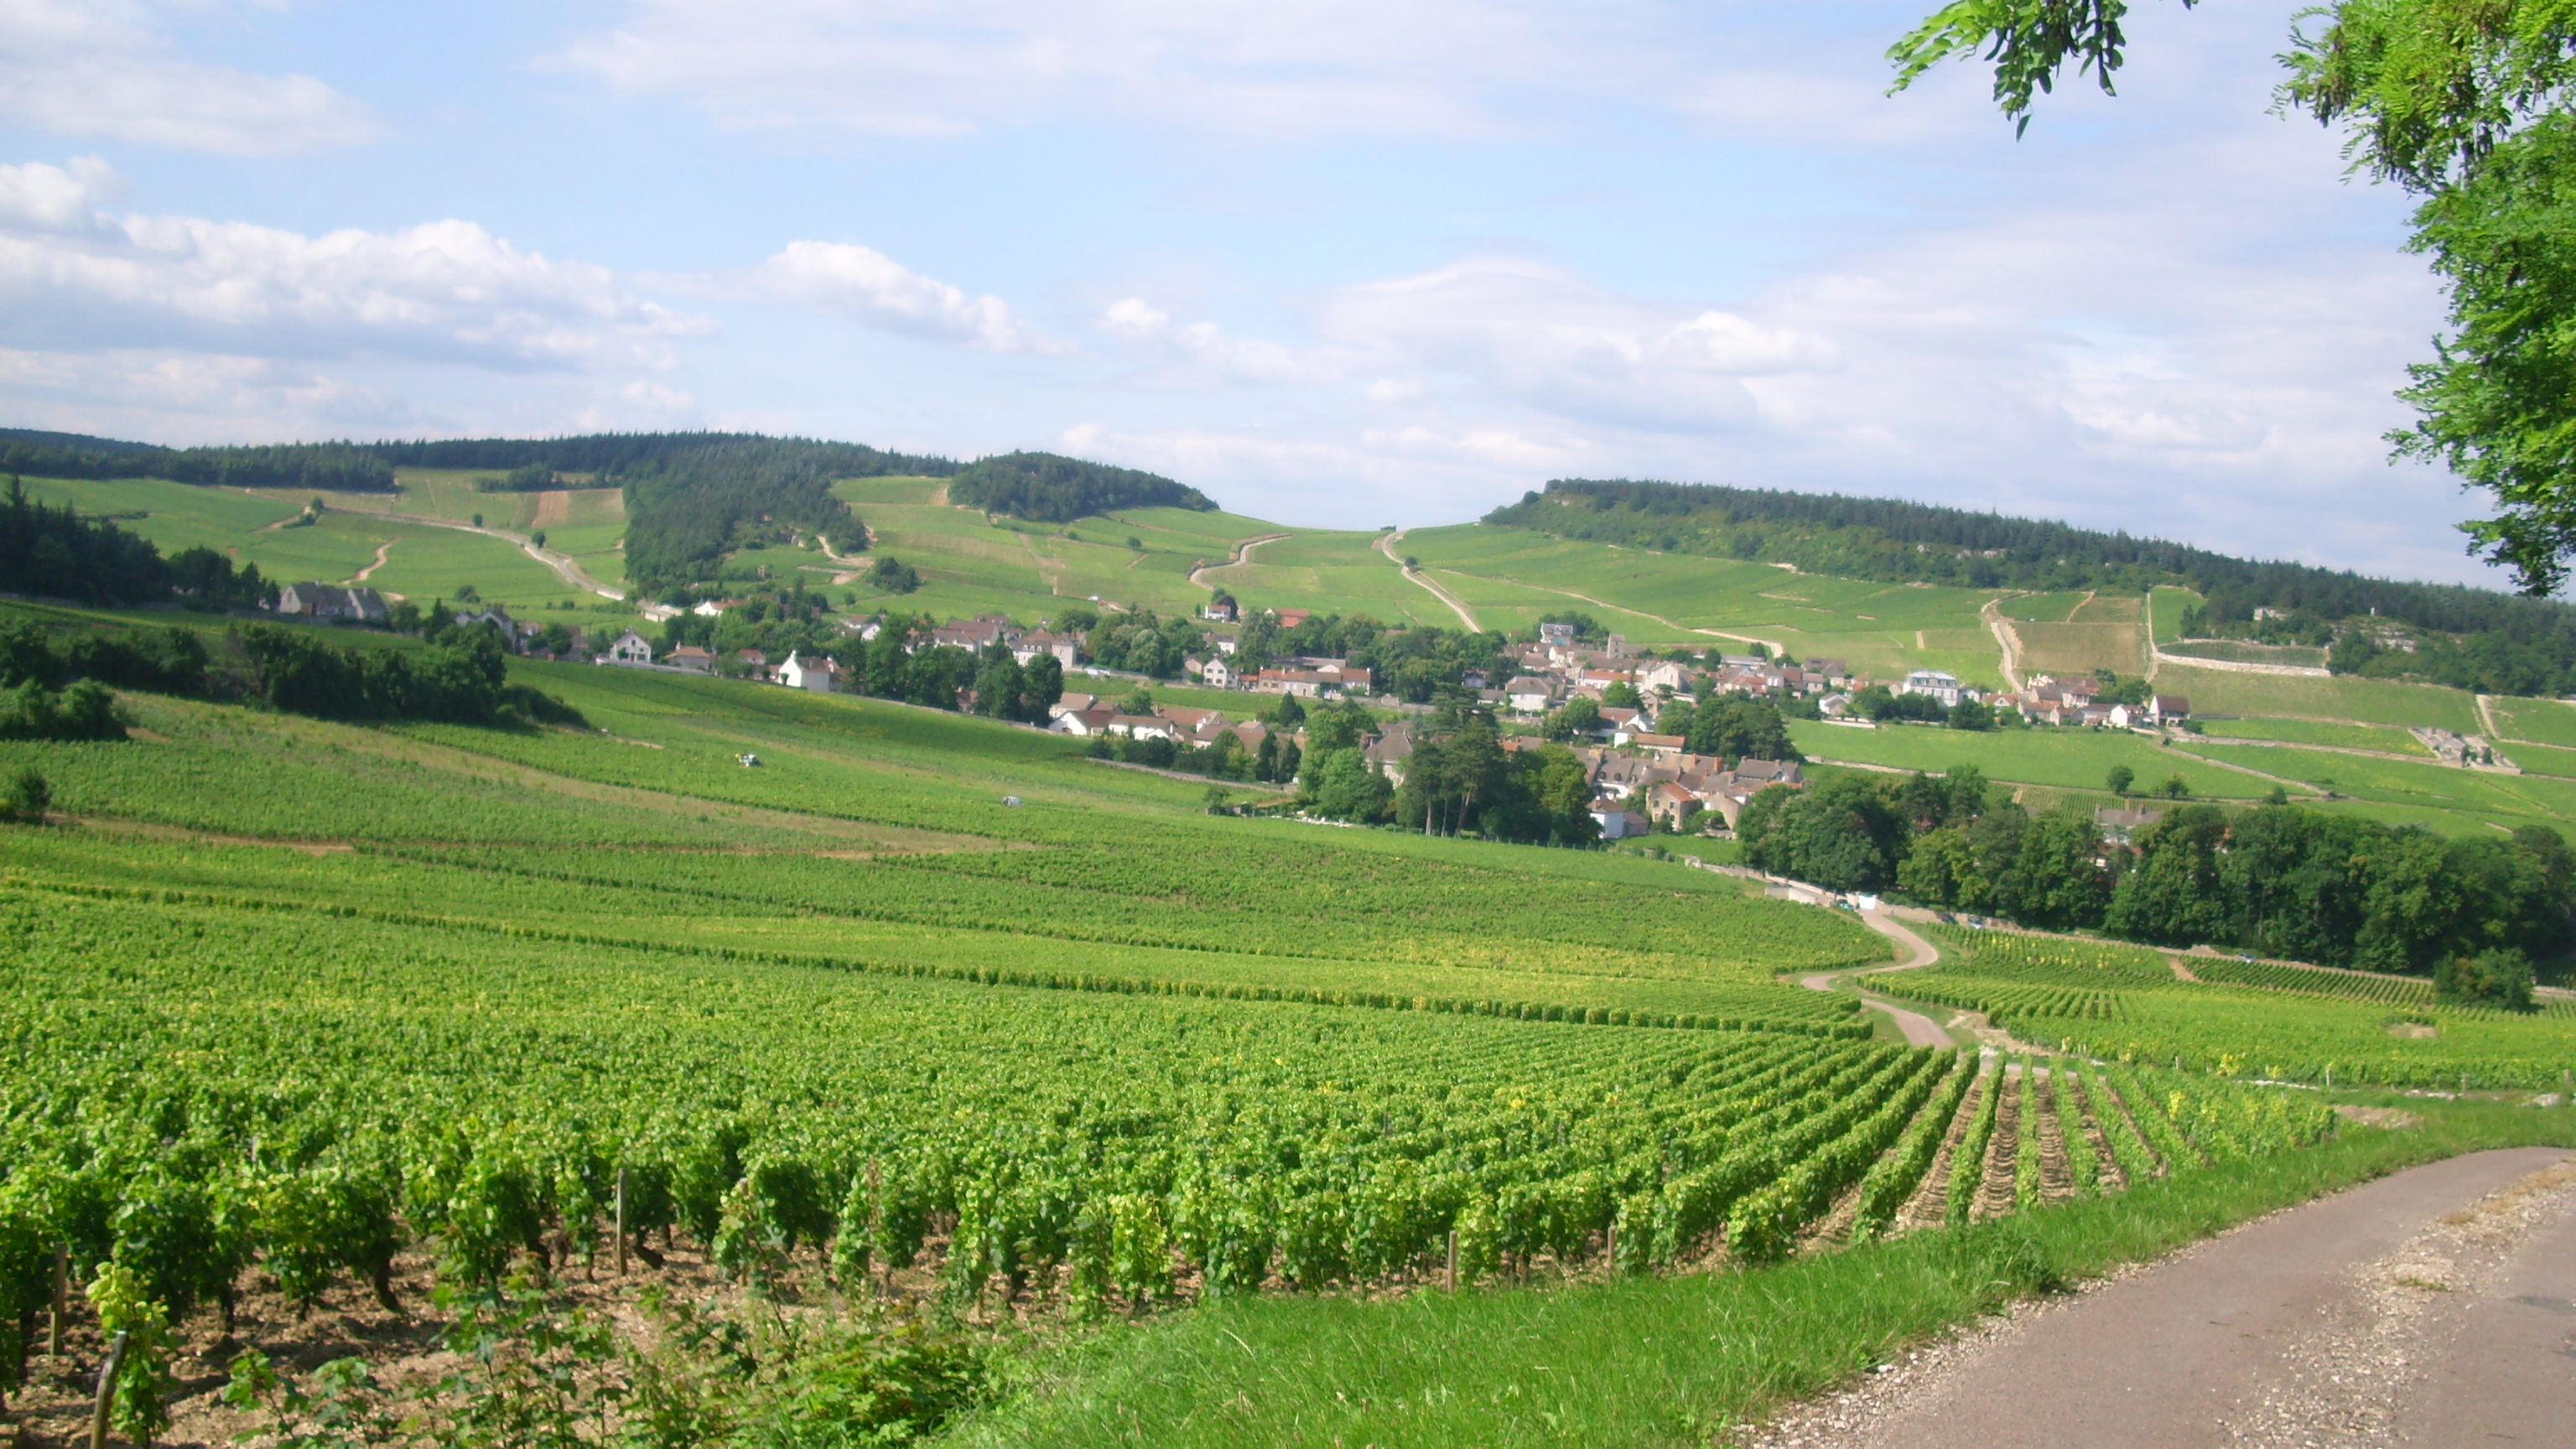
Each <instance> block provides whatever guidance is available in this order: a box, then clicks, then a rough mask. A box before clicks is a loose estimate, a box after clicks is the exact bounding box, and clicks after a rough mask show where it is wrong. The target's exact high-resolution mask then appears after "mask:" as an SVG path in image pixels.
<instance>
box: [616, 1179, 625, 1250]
mask: <svg viewBox="0 0 2576 1449" xmlns="http://www.w3.org/2000/svg"><path fill="white" fill-rule="evenodd" d="M617 1276H618V1277H620V1278H623V1277H625V1276H626V1169H625V1168H622V1167H621V1168H619V1169H617Z"/></svg>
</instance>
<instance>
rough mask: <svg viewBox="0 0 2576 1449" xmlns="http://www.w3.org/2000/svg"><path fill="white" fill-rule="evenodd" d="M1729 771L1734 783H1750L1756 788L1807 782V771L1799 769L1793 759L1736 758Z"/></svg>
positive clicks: (1799, 784) (1794, 785) (1796, 784)
mask: <svg viewBox="0 0 2576 1449" xmlns="http://www.w3.org/2000/svg"><path fill="white" fill-rule="evenodd" d="M1730 773H1732V774H1733V775H1734V777H1735V780H1736V783H1738V784H1740V785H1750V786H1752V787H1753V788H1754V789H1756V790H1761V789H1767V788H1769V787H1770V786H1773V785H1787V786H1790V787H1792V788H1795V787H1798V786H1803V785H1805V784H1806V783H1807V772H1806V771H1804V770H1801V769H1799V768H1798V765H1797V762H1796V761H1794V760H1754V759H1743V760H1738V761H1736V762H1735V768H1734V770H1733V771H1731V772H1730Z"/></svg>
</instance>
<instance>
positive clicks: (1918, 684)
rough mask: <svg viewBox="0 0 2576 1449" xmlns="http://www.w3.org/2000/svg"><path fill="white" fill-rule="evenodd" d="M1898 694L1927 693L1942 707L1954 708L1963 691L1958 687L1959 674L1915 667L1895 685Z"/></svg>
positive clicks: (1956, 706)
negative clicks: (1900, 682)
mask: <svg viewBox="0 0 2576 1449" xmlns="http://www.w3.org/2000/svg"><path fill="white" fill-rule="evenodd" d="M1895 692H1896V693H1898V694H1923V695H1929V696H1931V697H1932V698H1933V699H1935V700H1937V701H1939V702H1940V704H1941V706H1942V708H1944V709H1956V708H1958V707H1959V700H1960V698H1961V696H1962V695H1963V694H1964V693H1965V691H1963V690H1961V689H1960V688H1959V676H1957V675H1955V674H1952V673H1950V672H1949V671H1947V670H1942V669H1917V670H1915V671H1914V672H1913V673H1912V674H1909V675H1907V676H1905V682H1904V683H1903V684H1900V685H1898V686H1896V689H1895Z"/></svg>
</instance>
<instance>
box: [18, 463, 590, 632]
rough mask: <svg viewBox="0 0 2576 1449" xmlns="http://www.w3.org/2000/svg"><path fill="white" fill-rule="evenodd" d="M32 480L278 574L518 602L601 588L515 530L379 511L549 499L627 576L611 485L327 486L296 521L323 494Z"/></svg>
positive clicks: (524, 505)
mask: <svg viewBox="0 0 2576 1449" xmlns="http://www.w3.org/2000/svg"><path fill="white" fill-rule="evenodd" d="M27 490H28V492H29V494H30V495H31V496H33V497H35V498H38V499H41V500H44V501H46V502H55V503H60V502H69V503H72V504H73V505H75V506H77V507H79V508H80V509H81V510H82V511H83V512H94V513H102V514H107V515H110V516H112V517H115V518H117V519H118V521H119V522H120V523H121V524H122V525H123V526H125V527H126V528H129V529H131V530H132V531H133V532H135V533H138V534H141V535H142V536H143V537H145V538H148V539H150V540H152V542H153V543H154V544H155V545H157V546H159V547H160V549H161V550H162V552H163V553H165V554H167V553H176V552H178V551H179V550H181V549H186V548H196V547H206V548H212V549H214V550H216V551H218V552H220V553H224V554H227V555H229V556H230V557H232V558H233V559H235V560H236V561H238V562H242V563H254V564H257V565H259V571H260V573H261V575H262V576H264V577H265V578H267V579H268V580H270V581H271V582H273V583H279V584H291V583H302V582H307V581H311V582H317V583H365V584H367V585H369V586H370V587H373V588H377V589H382V590H384V591H386V592H387V593H389V594H396V595H401V596H403V597H406V598H410V599H413V600H414V601H416V602H418V603H420V604H422V605H424V606H426V605H427V604H428V603H429V601H430V600H432V599H439V598H451V597H453V596H454V595H455V593H456V590H457V589H458V588H459V587H461V586H465V585H472V586H473V587H474V588H475V589H476V590H477V592H478V593H479V594H480V595H481V596H482V598H483V599H485V600H486V601H488V602H493V603H500V604H506V605H508V606H510V607H511V608H512V609H515V610H520V611H526V610H531V609H538V608H543V607H545V606H548V605H552V604H559V603H563V602H566V601H573V600H585V599H589V598H591V597H593V596H592V595H590V594H589V593H588V592H587V591H585V590H581V589H577V588H574V587H573V586H572V585H570V584H567V583H565V582H564V581H563V579H562V577H561V576H560V575H558V574H557V573H555V571H554V570H553V569H551V568H548V567H547V566H546V565H544V564H542V563H539V562H538V561H536V560H535V559H532V558H530V557H528V556H527V555H526V554H525V553H523V552H521V551H520V549H519V548H518V546H517V545H516V544H515V543H513V542H511V541H509V540H506V539H501V538H494V537H490V536H487V535H483V534H476V533H469V532H465V531H463V530H461V529H450V528H440V527H436V526H432V525H424V524H415V523H405V522H401V521H399V520H396V519H392V518H388V517H384V516H382V515H384V514H387V513H391V512H413V511H419V512H421V513H423V514H425V515H428V516H436V517H447V516H450V514H451V512H453V513H454V514H455V516H457V517H459V518H460V519H461V518H463V517H467V516H470V513H471V509H470V508H468V507H467V505H466V503H465V500H467V499H471V498H477V497H479V498H484V499H487V500H488V501H489V505H490V507H489V511H488V513H487V518H488V519H489V521H490V522H492V523H493V524H494V525H496V526H506V522H505V521H506V520H507V519H509V518H511V517H514V516H515V513H516V512H526V513H528V514H530V515H531V516H532V517H533V516H534V514H535V513H536V511H537V510H538V509H539V508H540V507H541V506H547V507H549V511H550V512H562V513H563V514H564V515H565V517H566V518H567V525H566V526H565V527H564V528H563V530H562V532H561V534H560V536H558V534H557V532H556V531H555V529H554V528H553V527H552V526H549V528H548V535H547V543H548V544H549V545H550V546H552V547H556V548H559V549H562V550H564V551H566V552H570V553H573V554H574V555H575V556H576V558H577V559H579V560H580V561H582V562H583V563H584V565H585V567H588V568H589V569H590V572H591V573H592V574H593V576H594V577H599V578H601V579H602V580H603V581H604V582H607V583H610V584H611V585H612V586H613V585H614V584H616V583H617V582H619V581H621V580H622V579H623V578H624V569H623V567H622V566H620V565H619V564H618V563H617V562H616V560H617V551H616V544H617V539H618V538H619V537H620V536H622V534H623V531H624V527H625V524H624V516H623V514H622V512H619V511H617V510H616V509H615V507H614V500H615V495H614V494H613V493H611V494H602V495H598V499H599V501H596V502H593V501H590V499H589V498H588V497H587V496H584V495H542V494H529V495H509V494H500V495H475V494H472V493H471V492H470V490H468V489H466V488H465V486H464V485H463V484H462V483H461V482H460V481H459V480H456V479H441V480H439V481H438V482H437V483H436V484H435V485H434V488H433V489H432V490H431V491H434V492H435V493H436V494H437V495H438V498H437V501H436V502H435V503H434V504H431V503H429V502H428V501H427V500H425V499H423V498H419V497H416V496H415V494H414V492H413V491H411V490H410V489H409V488H408V486H407V488H406V491H405V492H404V493H403V494H401V495H399V496H397V495H389V494H364V493H349V494H330V495H324V496H325V500H326V502H327V503H328V504H329V505H330V506H329V508H328V509H327V511H325V512H324V513H323V515H322V516H321V519H320V520H319V521H318V522H316V523H314V524H312V525H310V526H296V525H295V522H294V521H295V519H296V518H297V516H298V515H299V514H300V513H301V512H302V510H303V506H304V503H305V500H306V499H308V498H310V497H312V496H314V495H311V494H307V493H298V492H294V491H291V490H281V489H265V490H258V491H248V490H239V489H222V488H210V487H193V486H190V485H187V484H182V483H163V482H157V481H154V480H150V479H118V480H114V481H109V482H91V481H87V480H78V479H75V480H55V479H29V480H27ZM566 497H574V498H581V499H582V502H581V504H580V506H579V507H578V508H573V507H570V506H567V505H566V504H563V503H557V504H553V505H550V506H549V505H544V504H543V503H542V500H544V499H548V498H566ZM380 551H381V558H382V562H381V563H379V562H378V559H379V556H380Z"/></svg>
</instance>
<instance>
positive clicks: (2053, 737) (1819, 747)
mask: <svg viewBox="0 0 2576 1449" xmlns="http://www.w3.org/2000/svg"><path fill="white" fill-rule="evenodd" d="M1789 734H1790V738H1791V739H1793V740H1794V741H1796V742H1797V746H1798V748H1799V749H1800V750H1802V751H1804V752H1805V753H1806V754H1807V755H1808V756H1809V757H1811V758H1814V759H1820V760H1837V761H1846V762H1849V763H1852V764H1857V765H1877V766H1882V767H1893V768H1896V769H1902V770H1921V771H1923V772H1924V773H1926V774H1939V773H1940V772H1942V771H1944V770H1947V769H1949V768H1950V767H1951V766H1952V765H1974V766H1976V767H1977V768H1978V769H1980V770H1982V771H1984V772H1985V774H1986V778H1988V779H1990V780H1999V781H2003V782H2006V783H2011V784H2030V785H2048V786H2055V787H2058V788H2061V789H2073V790H2101V789H2103V788H2104V784H2103V782H2104V780H2105V779H2106V778H2107V777H2108V776H2109V775H2110V772H2111V767H2112V766H2114V765H2126V766H2128V767H2129V770H2130V772H2131V773H2132V774H2133V775H2134V776H2135V777H2136V784H2135V786H2134V787H2133V788H2134V789H2136V790H2137V791H2138V792H2140V793H2145V792H2147V791H2151V790H2153V789H2155V788H2156V787H2157V786H2159V785H2161V784H2163V783H2164V781H2165V779H2166V778H2167V777H2168V776H2173V775H2180V776H2181V777H2182V778H2183V780H2184V781H2185V782H2186V783H2188V784H2189V785H2190V786H2191V793H2192V794H2193V796H2195V797H2197V798H2200V799H2210V800H2248V799H2254V798H2258V797H2260V796H2262V795H2263V794H2264V793H2266V792H2267V791H2269V790H2270V789H2271V788H2272V782H2270V781H2269V780H2261V779H2257V778H2255V777H2254V776H2252V775H2249V774H2246V773H2244V772H2242V771H2238V770H2231V769H2227V768H2225V767H2224V766H2220V765H2215V764H2212V763H2211V762H2210V761H2208V760H2201V759H2194V758H2191V757H2190V756H2187V755H2185V754H2183V753H2182V752H2181V751H2179V750H2175V749H2168V748H2165V747H2163V746H2161V745H2159V744H2157V743H2156V742H2155V741H2154V740H2151V739H2149V738H2147V737H2145V736H2143V735H2134V734H2130V733H2127V732H2126V731H2120V730H2078V729H2064V730H2060V729H2029V730H1992V731H1984V730H1952V729H1942V728H1939V727H1937V726H1923V725H1886V726H1882V727H1880V728H1878V729H1874V730H1861V729H1852V728H1849V727H1846V726H1841V725H1828V724H1810V723H1805V722H1801V721H1792V722H1791V723H1790V727H1789ZM2257 763H2258V766H2259V762H2257ZM2364 763H2367V762H2364Z"/></svg>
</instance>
